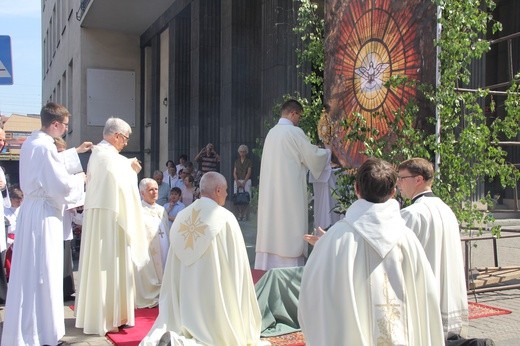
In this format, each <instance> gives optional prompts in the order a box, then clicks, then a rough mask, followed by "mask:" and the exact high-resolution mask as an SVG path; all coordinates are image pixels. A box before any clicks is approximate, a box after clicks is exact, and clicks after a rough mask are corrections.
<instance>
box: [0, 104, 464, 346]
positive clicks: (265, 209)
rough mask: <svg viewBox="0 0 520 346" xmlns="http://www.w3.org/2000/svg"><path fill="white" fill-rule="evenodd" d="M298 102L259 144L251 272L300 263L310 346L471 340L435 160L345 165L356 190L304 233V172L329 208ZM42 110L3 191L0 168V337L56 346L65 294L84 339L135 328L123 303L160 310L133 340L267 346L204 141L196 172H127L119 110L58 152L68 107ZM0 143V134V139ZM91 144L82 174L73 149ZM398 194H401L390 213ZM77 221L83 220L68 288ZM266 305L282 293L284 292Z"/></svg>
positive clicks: (243, 158) (240, 184) (453, 229)
mask: <svg viewBox="0 0 520 346" xmlns="http://www.w3.org/2000/svg"><path fill="white" fill-rule="evenodd" d="M302 113H303V107H302V105H301V104H300V103H299V102H298V101H296V100H289V101H287V102H285V103H284V104H283V106H282V108H281V117H280V120H279V122H278V123H277V124H276V125H275V126H274V127H273V128H272V129H271V130H270V131H269V133H268V134H267V137H266V139H265V142H264V147H263V155H262V161H261V166H260V176H259V199H258V223H257V240H256V257H255V265H254V267H255V268H256V269H260V270H264V271H269V270H273V271H276V270H277V269H278V268H292V267H296V269H295V270H298V271H299V273H300V274H299V275H295V276H294V277H293V280H292V281H298V282H291V284H294V285H296V286H295V287H298V288H297V289H296V291H297V292H298V294H299V300H298V302H297V304H296V305H297V306H298V309H297V311H296V310H295V311H294V313H293V316H290V318H292V319H293V320H294V321H295V323H296V324H298V325H299V326H301V329H302V331H303V333H304V335H305V340H306V343H307V344H308V345H340V344H345V343H347V342H348V343H349V344H350V343H351V344H356V345H368V344H385V345H401V344H409V345H442V344H444V343H450V342H452V344H453V345H465V344H468V345H469V344H471V342H473V341H471V340H466V339H464V337H466V336H467V324H468V305H467V296H466V286H465V276H464V271H463V270H464V267H463V262H462V261H463V259H462V251H461V247H460V234H459V233H460V231H459V224H458V222H457V219H456V217H455V215H454V213H453V212H452V211H451V209H450V208H449V207H448V206H447V205H446V204H445V203H443V202H442V200H440V199H439V198H438V197H436V196H435V195H434V194H433V191H432V184H433V180H434V171H433V166H432V164H431V163H430V162H429V161H428V160H426V159H423V158H414V159H410V160H407V161H404V162H402V163H400V164H399V166H397V168H396V167H394V166H392V165H391V164H390V163H388V162H386V161H384V160H381V159H376V158H368V159H367V160H366V161H365V162H364V163H363V164H362V165H361V166H360V167H359V168H358V169H357V173H356V180H355V184H354V187H353V188H354V189H355V192H356V195H357V197H358V200H357V201H356V202H355V203H354V204H352V205H351V206H350V208H349V209H348V210H347V212H346V214H345V215H344V217H342V218H341V219H340V220H339V221H338V220H337V219H333V218H331V217H330V216H329V217H326V218H319V219H317V220H316V221H315V224H314V225H315V226H317V229H318V233H317V234H311V235H310V234H307V233H308V232H307V231H308V221H309V218H308V195H307V182H308V179H309V180H310V181H312V182H314V183H315V189H316V191H318V189H321V190H319V191H320V193H319V194H320V196H321V195H322V196H323V197H320V198H319V199H316V202H315V203H317V204H316V206H317V208H316V209H319V208H321V209H322V210H325V209H326V208H328V206H329V204H328V203H329V202H330V192H331V191H330V188H329V185H328V181H329V180H330V179H331V176H333V174H332V173H331V172H332V168H331V167H332V166H331V150H330V149H328V148H320V147H318V146H316V145H313V144H312V143H311V142H310V141H309V139H308V137H307V136H306V135H305V133H304V132H303V131H302V130H301V129H300V128H299V127H298V123H299V120H300V117H301V116H302ZM40 115H41V122H42V128H41V130H39V131H35V132H34V133H33V134H32V135H31V136H30V137H29V138H28V139H27V141H26V142H25V143H24V144H23V146H22V150H21V154H20V186H10V187H9V188H8V187H7V186H6V179H5V176H4V175H3V172H2V170H0V190H2V191H3V190H6V193H5V196H4V208H0V210H1V211H2V212H5V219H6V220H8V222H6V224H5V225H4V226H5V227H7V228H6V229H5V233H6V234H7V236H6V237H0V251H1V254H2V259H1V260H2V263H6V266H5V269H6V270H5V271H4V270H0V299H4V300H5V321H4V327H3V333H2V340H1V341H2V342H1V344H2V345H58V344H59V343H60V339H61V338H62V337H63V336H64V334H65V326H64V318H63V301H64V299H67V298H70V297H71V296H73V295H75V297H74V298H75V304H74V305H75V316H76V321H75V325H76V327H77V328H81V329H82V330H83V332H84V333H85V334H98V335H105V334H106V333H108V332H117V331H119V330H121V329H124V328H131V327H133V326H135V308H150V307H155V306H158V307H159V315H158V317H157V319H156V321H155V323H154V325H153V327H152V329H151V330H150V332H149V333H148V335H147V336H146V338H145V339H144V340H143V341H142V342H141V344H142V345H158V344H159V343H161V344H168V343H170V344H172V345H177V344H179V345H180V344H182V345H199V344H200V345H260V344H263V343H264V342H263V341H262V340H261V339H260V335H261V331H262V328H263V327H262V318H263V317H264V316H262V313H263V311H264V310H265V309H264V307H261V306H259V303H258V298H257V293H255V286H254V284H253V280H252V275H251V269H250V266H249V260H248V256H247V252H246V247H245V243H244V238H243V235H242V232H241V228H240V227H241V226H240V223H239V222H240V221H243V220H247V218H248V217H249V205H248V203H247V202H245V203H244V202H240V203H238V202H237V204H236V206H235V208H234V210H233V211H229V210H228V209H226V208H225V207H224V206H225V204H226V200H227V199H228V198H229V197H228V183H227V181H226V179H225V177H224V176H223V175H222V174H220V173H218V168H219V162H220V155H219V154H218V153H217V152H216V150H215V146H214V145H213V144H212V143H208V144H207V145H206V146H205V147H204V148H203V149H202V150H201V151H200V152H199V153H198V154H197V155H196V156H195V157H194V161H195V162H198V163H199V164H200V170H198V169H195V168H194V164H193V163H192V162H190V161H188V157H187V155H184V154H183V155H181V156H180V157H179V160H178V163H177V164H175V162H173V160H168V161H167V162H166V169H165V170H164V171H161V170H159V169H157V170H155V171H153V173H152V175H151V177H146V178H143V179H141V180H140V181H138V178H137V177H138V174H139V173H140V172H141V169H142V167H141V162H140V161H139V160H138V159H137V158H127V157H125V156H123V155H122V154H121V151H123V150H124V148H125V147H126V146H127V144H128V141H129V140H130V137H131V136H132V129H131V127H130V125H129V124H128V123H126V122H125V121H124V120H122V119H119V118H109V119H107V121H106V123H105V126H104V129H103V139H102V140H101V142H99V143H97V144H96V145H94V144H93V143H92V142H84V143H82V144H81V145H80V146H78V147H76V148H71V149H67V148H66V147H67V145H66V143H65V142H64V141H63V140H62V138H61V137H62V135H63V134H64V133H65V131H66V130H67V126H68V122H69V118H70V116H71V115H70V113H69V112H68V110H67V109H66V108H65V107H63V106H61V105H58V104H55V103H48V104H46V105H45V106H44V107H43V108H42V111H41V114H40ZM4 141H5V133H4V132H3V130H0V146H2V145H3V143H4ZM89 150H90V151H91V152H92V153H91V155H90V158H89V162H88V169H87V172H86V174H85V173H84V172H83V168H82V166H81V162H80V160H79V156H78V154H79V153H83V152H86V151H89ZM248 152H249V149H248V147H247V146H246V145H240V146H239V147H238V150H237V158H236V161H235V163H234V165H233V172H232V176H233V186H232V190H231V191H232V193H233V196H237V195H238V194H240V193H247V194H249V197H250V195H251V192H252V191H251V186H252V179H251V178H252V174H253V163H252V161H251V159H249V158H248V157H247V155H248ZM316 183H321V185H317V184H316ZM318 186H319V188H318ZM22 191H23V192H22ZM397 192H399V193H400V194H401V196H402V197H404V198H407V199H410V200H411V202H412V204H411V205H410V206H408V207H406V208H404V209H401V207H400V205H399V203H398V202H397V201H396V200H395V198H394V197H395V195H396V193H397ZM233 200H235V201H237V200H238V198H233ZM246 201H249V199H246ZM320 201H322V202H320ZM324 201H326V202H327V204H326V206H327V207H325V206H324V205H320V203H325V202H324ZM4 210H5V211H4ZM336 221H337V222H336ZM73 225H81V248H80V254H79V266H78V278H79V285H78V287H77V288H76V287H74V280H73V276H72V252H71V244H70V242H71V239H72V228H73ZM329 226H331V227H330V229H328V230H327V231H326V232H325V231H324V230H323V228H328V227H329ZM0 231H2V230H1V229H0ZM0 233H1V234H3V232H0ZM308 244H311V245H313V246H314V247H313V251H312V253H311V254H310V255H309V253H308ZM301 267H303V270H302V269H301ZM6 274H7V275H6ZM296 278H298V279H296ZM300 278H301V281H300ZM277 294H280V292H278V293H277ZM281 296H283V295H281ZM277 301H278V302H279V303H280V302H281V303H282V304H283V297H281V298H280V299H279V300H277ZM455 339H456V341H451V340H455Z"/></svg>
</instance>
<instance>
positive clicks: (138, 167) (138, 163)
mask: <svg viewBox="0 0 520 346" xmlns="http://www.w3.org/2000/svg"><path fill="white" fill-rule="evenodd" d="M131 166H132V169H133V170H134V171H135V172H136V173H139V172H141V169H142V168H143V167H141V161H139V160H138V159H137V158H135V157H134V158H133V159H132V163H131Z"/></svg>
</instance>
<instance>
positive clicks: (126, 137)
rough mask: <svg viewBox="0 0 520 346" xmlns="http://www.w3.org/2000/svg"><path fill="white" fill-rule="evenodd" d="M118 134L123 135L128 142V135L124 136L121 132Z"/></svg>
mask: <svg viewBox="0 0 520 346" xmlns="http://www.w3.org/2000/svg"><path fill="white" fill-rule="evenodd" d="M120 135H121V136H123V137H124V138H125V139H126V141H127V142H128V140H129V139H130V137H128V136H125V135H124V134H122V133H120Z"/></svg>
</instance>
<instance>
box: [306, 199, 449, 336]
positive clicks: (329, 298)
mask: <svg viewBox="0 0 520 346" xmlns="http://www.w3.org/2000/svg"><path fill="white" fill-rule="evenodd" d="M434 282H435V278H434V276H433V272H432V270H431V268H430V265H429V263H428V259H427V258H426V255H425V254H424V250H423V249H422V247H421V244H420V243H419V241H418V240H417V237H415V235H414V234H413V233H412V231H411V230H410V229H409V228H407V227H406V226H405V223H404V220H403V219H402V218H401V217H400V214H399V204H398V203H397V201H395V200H394V199H391V200H389V201H387V202H385V203H370V202H368V201H366V200H363V199H360V200H357V201H356V202H354V203H353V204H352V205H351V206H350V208H349V209H348V210H347V212H346V215H345V218H344V219H342V220H340V221H338V222H337V223H336V224H334V226H332V227H331V228H330V229H329V231H328V232H327V233H326V234H325V235H324V236H323V237H321V238H320V240H319V241H318V242H317V243H316V246H315V247H314V250H313V252H312V254H311V256H310V258H309V261H308V262H307V264H306V266H305V268H304V270H303V277H302V284H301V289H300V297H299V308H298V320H299V322H300V326H301V328H302V331H303V333H304V335H305V343H306V345H310V346H313V345H316V346H322V345H435V346H437V345H444V337H443V333H442V325H441V315H440V309H439V293H438V292H437V291H436V290H432V289H431V287H432V286H433V285H434Z"/></svg>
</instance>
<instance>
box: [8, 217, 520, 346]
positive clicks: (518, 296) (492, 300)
mask: <svg viewBox="0 0 520 346" xmlns="http://www.w3.org/2000/svg"><path fill="white" fill-rule="evenodd" d="M251 217H252V220H250V221H241V222H240V224H241V227H242V232H243V234H244V239H245V241H246V247H247V250H248V255H249V259H250V262H251V263H253V261H254V253H255V251H254V244H255V241H256V220H255V219H254V215H253V214H252V215H251ZM513 223H515V224H518V223H520V220H516V221H514V222H513ZM519 230H520V228H519ZM503 234H509V233H506V232H504V233H503ZM512 234H513V233H512ZM476 243H477V246H476V247H474V246H472V247H471V267H472V268H475V267H483V266H493V251H492V246H491V244H492V242H491V241H486V240H482V241H477V242H476ZM497 248H498V254H499V255H498V257H499V265H501V266H515V265H516V266H520V238H508V239H502V240H498V241H497ZM518 283H519V284H520V280H518ZM469 299H470V300H472V301H477V302H479V303H483V304H487V305H491V306H495V307H500V308H504V309H508V310H511V311H512V313H511V314H508V315H500V316H492V317H485V318H479V319H475V320H471V321H470V325H469V336H470V337H475V338H490V339H492V340H493V341H495V344H496V345H497V346H517V345H520V289H510V290H503V291H495V292H488V293H480V294H477V295H470V296H469ZM71 304H73V302H67V303H66V304H64V309H65V318H66V320H65V327H66V336H65V337H64V338H63V341H65V342H66V344H68V345H74V346H88V345H90V346H104V345H112V343H111V342H110V341H108V340H107V339H106V338H105V337H99V336H92V335H84V334H82V333H81V330H80V329H76V328H75V327H74V316H73V311H72V310H71V309H70V308H69V305H71ZM3 314H4V310H3V306H0V321H3ZM2 326H3V323H0V333H1V328H2ZM6 346H8V345H6Z"/></svg>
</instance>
